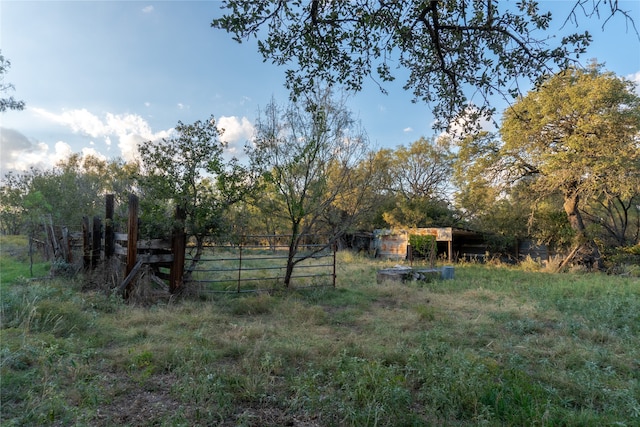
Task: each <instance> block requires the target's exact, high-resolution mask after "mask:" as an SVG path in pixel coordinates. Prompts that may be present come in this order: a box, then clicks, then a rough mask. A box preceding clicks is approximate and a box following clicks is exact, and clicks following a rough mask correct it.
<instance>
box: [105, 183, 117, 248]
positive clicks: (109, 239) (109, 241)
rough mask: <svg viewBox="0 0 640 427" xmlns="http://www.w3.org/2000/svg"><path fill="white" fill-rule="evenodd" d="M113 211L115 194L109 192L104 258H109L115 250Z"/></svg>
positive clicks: (106, 208) (106, 201)
mask: <svg viewBox="0 0 640 427" xmlns="http://www.w3.org/2000/svg"><path fill="white" fill-rule="evenodd" d="M113 212H114V195H113V194H107V197H106V200H105V215H104V217H105V219H104V258H105V259H109V258H111V257H112V256H113V254H114V252H115V244H114V235H113Z"/></svg>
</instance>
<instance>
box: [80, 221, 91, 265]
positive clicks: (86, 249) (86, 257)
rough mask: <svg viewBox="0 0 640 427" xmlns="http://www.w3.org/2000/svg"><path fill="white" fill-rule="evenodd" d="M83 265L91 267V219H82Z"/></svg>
mask: <svg viewBox="0 0 640 427" xmlns="http://www.w3.org/2000/svg"><path fill="white" fill-rule="evenodd" d="M82 265H83V266H84V268H89V267H90V266H91V241H90V240H89V218H88V217H86V216H83V217H82Z"/></svg>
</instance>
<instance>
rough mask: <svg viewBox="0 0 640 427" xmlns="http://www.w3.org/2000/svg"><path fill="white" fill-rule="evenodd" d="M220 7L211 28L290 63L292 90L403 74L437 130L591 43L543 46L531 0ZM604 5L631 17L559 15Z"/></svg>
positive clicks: (252, 1)
mask: <svg viewBox="0 0 640 427" xmlns="http://www.w3.org/2000/svg"><path fill="white" fill-rule="evenodd" d="M223 8H224V9H226V11H227V13H226V14H223V15H222V16H221V17H219V18H216V19H214V20H213V22H212V24H211V25H212V26H213V27H215V28H219V29H224V30H226V31H227V32H229V33H231V34H232V35H233V38H234V39H235V40H236V41H238V42H242V41H243V40H245V39H248V38H250V37H256V38H258V49H259V52H260V53H261V54H262V56H263V58H264V60H265V61H273V62H274V63H275V64H278V65H287V66H288V67H289V69H288V70H287V71H286V82H287V86H288V87H289V88H290V89H291V90H292V94H293V96H294V97H296V96H298V95H300V94H302V93H304V92H306V91H308V90H310V89H311V88H313V86H314V85H315V84H317V83H318V81H319V80H321V81H323V82H324V83H326V84H329V85H332V84H335V83H338V84H341V85H344V86H345V87H346V88H347V89H349V90H355V91H359V90H360V89H362V86H363V83H364V80H365V79H366V78H371V79H373V80H374V81H376V82H378V85H379V86H380V88H381V89H383V91H384V82H388V81H391V80H394V79H395V78H396V76H397V75H398V74H400V75H402V76H403V78H405V77H404V76H405V75H406V83H405V86H404V88H405V89H406V90H411V91H412V92H413V95H414V99H415V100H423V101H425V102H427V103H430V104H432V105H433V112H434V114H435V116H436V118H438V119H440V121H439V125H440V126H441V127H444V126H448V124H449V122H450V121H451V120H452V119H453V118H455V117H458V116H459V115H460V114H462V113H463V112H465V111H466V107H467V106H468V103H469V102H473V103H474V104H475V105H477V106H478V107H479V108H480V109H479V111H480V113H483V112H488V111H491V106H490V100H489V98H490V97H492V96H493V95H496V94H497V95H501V96H503V97H509V95H517V94H519V93H520V90H519V87H520V83H519V82H520V81H521V80H522V79H527V80H529V81H535V80H537V79H539V78H540V77H541V76H544V75H546V74H549V73H550V72H551V71H552V70H554V69H557V68H556V67H558V68H560V69H562V68H566V67H567V66H569V65H572V64H573V63H574V62H575V61H576V60H577V58H578V57H579V55H580V54H582V53H584V52H585V49H586V47H587V46H588V45H589V43H590V42H591V35H590V34H589V33H588V32H586V31H585V32H582V33H580V32H576V33H574V34H571V35H568V36H566V37H564V38H562V39H561V40H560V42H559V44H558V45H556V46H550V45H549V43H550V42H551V39H552V37H551V36H549V35H548V34H545V31H546V30H548V29H549V25H550V23H551V19H552V16H551V13H550V12H545V11H543V10H541V9H540V4H539V2H538V1H535V0H522V1H519V2H517V3H515V4H513V3H510V2H505V1H498V0H477V1H459V0H431V1H378V0H356V1H322V0H313V1H310V2H303V1H288V0H287V1H285V0H226V1H224V3H223ZM605 8H606V10H605ZM602 12H605V13H603V15H605V14H606V16H608V17H611V16H613V15H615V14H623V15H624V16H625V17H626V19H627V20H628V21H630V22H631V23H632V24H633V20H632V19H631V17H630V16H629V15H627V14H626V13H625V11H624V10H622V9H621V8H620V7H619V5H618V2H617V1H615V0H614V1H607V0H574V8H573V9H572V11H571V13H570V15H569V16H568V17H566V19H567V20H574V21H575V22H576V23H577V14H578V13H584V14H585V15H587V16H589V17H591V16H593V15H597V16H600V15H601V13H602ZM634 28H635V27H634ZM474 95H475V97H474ZM472 98H473V99H472ZM509 99H511V97H509Z"/></svg>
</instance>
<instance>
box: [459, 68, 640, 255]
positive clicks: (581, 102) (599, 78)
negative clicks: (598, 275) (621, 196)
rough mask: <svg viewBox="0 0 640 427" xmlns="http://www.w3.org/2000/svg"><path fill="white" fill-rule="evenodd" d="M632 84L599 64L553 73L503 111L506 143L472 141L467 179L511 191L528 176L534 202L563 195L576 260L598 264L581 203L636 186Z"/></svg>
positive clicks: (639, 152)
mask: <svg viewBox="0 0 640 427" xmlns="http://www.w3.org/2000/svg"><path fill="white" fill-rule="evenodd" d="M634 86H635V85H634V84H633V83H632V82H629V81H627V80H625V79H623V78H618V77H617V76H615V75H613V74H612V73H608V72H603V71H602V68H601V67H600V66H599V65H597V64H592V65H591V66H590V68H589V69H587V70H577V69H574V68H569V69H567V70H566V71H563V72H561V73H558V74H556V75H554V76H552V77H550V78H549V79H547V80H546V81H544V82H543V83H542V84H540V85H539V86H538V87H537V88H536V89H535V90H533V91H531V92H530V93H529V94H528V95H527V96H525V97H523V98H521V99H519V100H518V101H517V102H516V103H515V104H514V105H513V106H512V107H511V108H509V109H507V110H506V111H505V113H504V119H503V123H502V128H501V131H500V132H501V136H502V143H500V142H499V141H497V140H491V139H487V140H485V141H484V143H481V144H478V143H477V141H476V143H475V145H474V144H472V145H471V147H472V150H471V151H472V152H473V153H474V155H473V156H470V157H468V159H470V160H471V162H470V166H469V167H468V168H467V174H466V180H467V181H473V180H474V179H476V177H478V176H483V175H484V176H485V177H489V178H490V179H489V181H490V182H492V183H494V184H501V185H502V186H503V189H506V190H508V188H509V187H512V186H513V185H514V184H517V183H522V182H526V183H527V185H528V188H529V189H530V190H531V191H534V192H535V194H536V197H537V200H544V199H546V198H548V197H550V196H552V195H554V194H558V195H560V196H561V197H562V202H563V209H564V212H565V214H566V217H567V220H568V221H569V224H570V226H571V228H572V230H573V232H574V234H575V241H574V251H573V253H574V254H575V256H576V258H575V259H576V260H577V261H579V262H581V263H584V264H587V265H592V266H593V265H599V263H600V254H599V251H598V248H597V246H596V245H595V243H594V241H593V239H592V238H591V237H590V236H589V235H588V233H587V228H586V226H585V221H584V220H583V215H582V213H581V207H582V206H584V205H585V203H586V202H587V201H588V200H590V199H591V200H592V199H593V198H594V197H599V196H601V195H602V194H603V192H605V191H611V189H616V190H617V191H621V192H625V191H629V190H630V187H629V182H631V185H632V186H634V185H635V186H636V187H635V188H636V189H637V185H638V182H639V181H638V176H640V143H639V141H640V139H639V137H640V97H638V96H637V95H636V94H635V93H634V89H635V87H634ZM467 148H468V147H467ZM485 179H486V178H485Z"/></svg>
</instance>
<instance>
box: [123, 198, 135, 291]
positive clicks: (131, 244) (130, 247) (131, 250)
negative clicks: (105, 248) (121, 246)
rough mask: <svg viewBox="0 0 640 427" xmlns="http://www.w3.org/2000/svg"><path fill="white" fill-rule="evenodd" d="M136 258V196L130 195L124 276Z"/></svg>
mask: <svg viewBox="0 0 640 427" xmlns="http://www.w3.org/2000/svg"><path fill="white" fill-rule="evenodd" d="M137 256H138V196H136V195H135V194H131V195H130V196H129V224H128V227H127V269H126V271H125V274H124V276H125V277H127V276H129V273H131V271H132V270H133V268H134V267H135V266H136V262H137ZM132 285H133V281H131V282H129V283H128V284H127V285H126V287H125V289H124V292H123V296H124V298H125V299H126V298H128V297H129V293H130V292H131V287H132Z"/></svg>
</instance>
